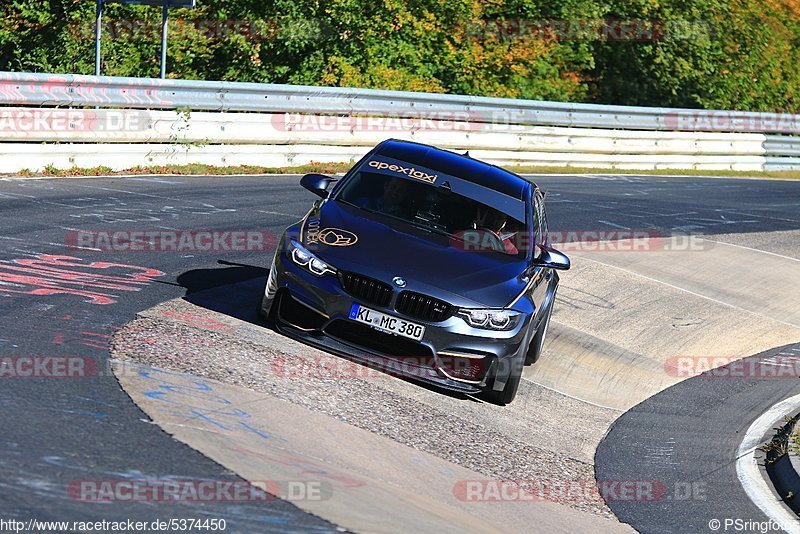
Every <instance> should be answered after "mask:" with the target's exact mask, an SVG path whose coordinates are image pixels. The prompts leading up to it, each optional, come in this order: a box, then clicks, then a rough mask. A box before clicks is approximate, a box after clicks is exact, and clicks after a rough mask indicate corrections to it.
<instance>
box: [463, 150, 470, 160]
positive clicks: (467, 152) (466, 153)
mask: <svg viewBox="0 0 800 534" xmlns="http://www.w3.org/2000/svg"><path fill="white" fill-rule="evenodd" d="M464 155H465V156H467V157H468V158H469V157H470V155H469V150H467V151H466V152H464Z"/></svg>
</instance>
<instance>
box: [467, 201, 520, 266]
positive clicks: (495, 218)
mask: <svg viewBox="0 0 800 534" xmlns="http://www.w3.org/2000/svg"><path fill="white" fill-rule="evenodd" d="M507 222H508V216H507V215H506V214H505V213H503V212H501V211H497V210H495V209H492V208H490V207H488V206H479V207H478V214H477V217H476V218H475V229H476V230H483V231H486V232H491V233H492V234H493V235H494V236H496V237H497V240H498V242H499V243H500V244H501V245H502V247H503V252H505V253H506V254H513V255H516V254H518V253H519V250H518V249H517V246H516V245H515V244H514V241H513V237H514V235H515V232H511V233H505V234H504V233H503V230H504V229H505V227H506V223H507Z"/></svg>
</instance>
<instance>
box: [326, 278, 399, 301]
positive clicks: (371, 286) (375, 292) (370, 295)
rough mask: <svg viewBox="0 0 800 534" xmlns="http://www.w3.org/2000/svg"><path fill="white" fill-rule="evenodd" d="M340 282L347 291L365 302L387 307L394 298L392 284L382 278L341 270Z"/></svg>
mask: <svg viewBox="0 0 800 534" xmlns="http://www.w3.org/2000/svg"><path fill="white" fill-rule="evenodd" d="M339 282H341V284H342V287H343V288H344V290H345V291H347V292H348V293H350V294H351V295H353V296H354V297H356V298H357V299H359V300H362V301H364V302H365V303H369V304H374V305H375V306H381V307H383V308H385V307H386V306H388V305H389V301H390V300H392V286H390V285H389V284H387V283H385V282H381V281H380V280H375V279H374V278H370V277H368V276H362V275H360V274H356V273H346V272H341V271H340V272H339Z"/></svg>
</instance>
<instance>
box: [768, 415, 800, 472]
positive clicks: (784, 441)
mask: <svg viewBox="0 0 800 534" xmlns="http://www.w3.org/2000/svg"><path fill="white" fill-rule="evenodd" d="M798 421H800V414H797V415H795V416H794V417H789V416H786V417H784V423H785V424H784V425H783V426H782V427H780V428H778V429H776V432H775V435H774V436H772V439H771V440H769V441H768V442H766V443H764V444H763V445H761V447H760V449H761V450H762V451H764V452H765V453H767V458H766V460H767V463H772V462H775V461H777V460H778V458H780V457H781V456H783V455H785V454H787V453H788V452H789V451H790V450H792V451H796V450H797V449H796V444H797V441H796V439H797V437H798V435H799V434H798V432H800V427H798V429H795V425H796V424H797V422H798Z"/></svg>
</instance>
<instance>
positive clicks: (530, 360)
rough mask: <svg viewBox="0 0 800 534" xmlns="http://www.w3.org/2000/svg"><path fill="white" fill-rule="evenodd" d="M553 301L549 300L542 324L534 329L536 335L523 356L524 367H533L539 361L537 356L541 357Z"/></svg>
mask: <svg viewBox="0 0 800 534" xmlns="http://www.w3.org/2000/svg"><path fill="white" fill-rule="evenodd" d="M554 300H555V299H552V300H550V304H549V305H548V306H547V311H545V316H544V319H542V324H540V325H539V328H537V329H536V334H535V335H534V336H533V339H532V340H531V344H530V346H528V353H527V354H526V355H525V365H533V364H534V363H536V362H537V361H538V360H539V356H541V355H542V348H544V338H545V336H546V335H547V327H548V326H550V316H551V315H552V314H553V301H554Z"/></svg>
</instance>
